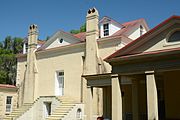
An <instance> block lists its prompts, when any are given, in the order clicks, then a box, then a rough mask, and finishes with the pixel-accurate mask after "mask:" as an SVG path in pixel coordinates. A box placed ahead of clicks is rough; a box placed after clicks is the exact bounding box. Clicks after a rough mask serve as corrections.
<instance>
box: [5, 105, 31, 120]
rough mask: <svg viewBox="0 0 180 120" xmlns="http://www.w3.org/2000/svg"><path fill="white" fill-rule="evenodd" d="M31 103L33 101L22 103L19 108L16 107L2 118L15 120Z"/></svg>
mask: <svg viewBox="0 0 180 120" xmlns="http://www.w3.org/2000/svg"><path fill="white" fill-rule="evenodd" d="M32 105H33V103H25V104H24V105H22V106H21V107H20V108H16V109H14V110H13V111H12V113H11V114H9V115H7V116H6V117H5V118H4V119H3V120H15V119H17V118H18V117H19V116H21V115H22V114H23V113H25V112H26V111H28V110H29V109H30V108H31V106H32Z"/></svg>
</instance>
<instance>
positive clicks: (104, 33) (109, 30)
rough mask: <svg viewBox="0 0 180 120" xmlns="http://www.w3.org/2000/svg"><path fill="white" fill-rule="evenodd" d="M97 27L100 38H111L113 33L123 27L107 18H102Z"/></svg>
mask: <svg viewBox="0 0 180 120" xmlns="http://www.w3.org/2000/svg"><path fill="white" fill-rule="evenodd" d="M99 26H100V37H101V38H103V37H108V36H111V35H113V34H114V33H115V32H117V31H119V30H120V29H121V28H123V25H121V24H120V23H118V22H116V21H114V20H113V19H111V18H109V17H103V18H102V19H101V20H100V21H99Z"/></svg>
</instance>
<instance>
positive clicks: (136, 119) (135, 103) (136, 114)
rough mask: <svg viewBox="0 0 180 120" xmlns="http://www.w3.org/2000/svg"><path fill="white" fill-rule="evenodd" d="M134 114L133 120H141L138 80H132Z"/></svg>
mask: <svg viewBox="0 0 180 120" xmlns="http://www.w3.org/2000/svg"><path fill="white" fill-rule="evenodd" d="M132 112H133V113H132V114H133V120H139V112H138V81H137V80H136V79H133V80H132Z"/></svg>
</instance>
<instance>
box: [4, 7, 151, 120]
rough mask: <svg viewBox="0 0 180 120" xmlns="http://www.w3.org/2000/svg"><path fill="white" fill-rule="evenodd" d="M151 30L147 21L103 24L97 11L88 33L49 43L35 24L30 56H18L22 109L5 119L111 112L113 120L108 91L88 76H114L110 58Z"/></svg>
mask: <svg viewBox="0 0 180 120" xmlns="http://www.w3.org/2000/svg"><path fill="white" fill-rule="evenodd" d="M148 30H149V28H148V26H147V24H146V22H145V20H144V19H138V20H134V21H130V22H126V23H123V24H121V23H118V22H116V21H115V20H113V19H111V18H109V17H103V18H102V19H101V20H100V21H99V13H98V11H97V10H96V9H95V8H92V9H89V10H88V12H87V16H86V33H79V34H75V35H73V34H70V33H67V32H64V31H57V32H56V33H55V34H54V35H52V36H51V37H50V39H49V40H48V41H47V42H46V43H44V44H43V45H42V44H41V45H40V43H38V27H37V25H34V24H33V25H31V26H30V27H29V31H28V42H25V44H24V52H23V53H24V54H20V55H18V56H17V59H18V63H17V67H18V69H17V79H16V84H17V86H18V91H19V92H18V108H17V109H14V110H13V111H12V113H11V114H10V115H8V116H6V117H5V118H4V119H5V120H12V119H16V120H25V119H26V120H57V119H58V120H59V119H61V120H81V119H82V120H96V118H97V117H98V116H105V115H106V114H107V115H106V116H105V117H106V119H109V120H110V119H111V108H109V109H108V106H107V107H106V108H107V109H106V111H105V107H103V104H105V102H104V99H103V98H104V92H103V90H104V89H103V88H101V87H100V86H99V87H96V88H95V87H94V88H93V87H91V86H90V85H89V83H88V82H87V79H86V77H82V76H88V75H92V74H110V73H111V70H112V69H111V65H109V64H108V63H107V62H105V61H104V59H105V58H106V57H108V56H109V55H111V54H112V53H114V52H116V51H117V50H119V49H120V48H122V47H124V46H125V45H127V44H129V43H130V42H132V41H133V40H135V39H137V38H139V37H140V36H141V35H143V34H144V33H146V32H147V31H148ZM26 48H28V49H26ZM97 82H98V81H97ZM99 84H108V83H103V82H100V83H99ZM108 89H109V88H108ZM108 89H107V90H108ZM92 91H93V99H92ZM109 96H110V94H109ZM109 99H110V98H109ZM107 101H108V100H107ZM92 108H93V109H92ZM113 120H115V119H113Z"/></svg>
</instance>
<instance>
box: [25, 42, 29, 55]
mask: <svg viewBox="0 0 180 120" xmlns="http://www.w3.org/2000/svg"><path fill="white" fill-rule="evenodd" d="M27 52H28V43H25V53H27Z"/></svg>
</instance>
